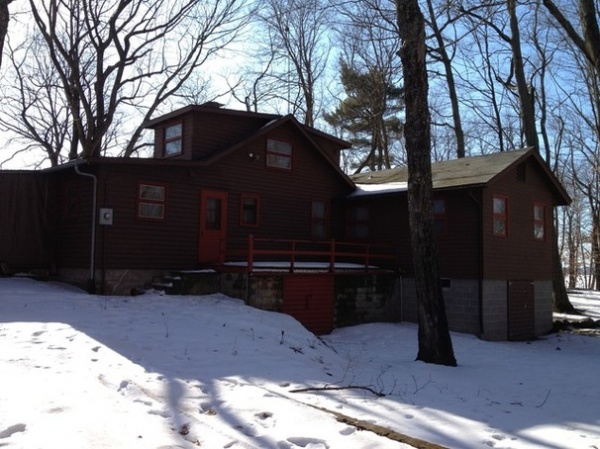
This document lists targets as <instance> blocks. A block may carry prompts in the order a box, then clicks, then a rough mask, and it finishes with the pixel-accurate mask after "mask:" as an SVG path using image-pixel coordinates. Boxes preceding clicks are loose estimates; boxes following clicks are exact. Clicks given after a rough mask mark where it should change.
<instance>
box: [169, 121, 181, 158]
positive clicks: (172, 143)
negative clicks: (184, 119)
mask: <svg viewBox="0 0 600 449" xmlns="http://www.w3.org/2000/svg"><path fill="white" fill-rule="evenodd" d="M182 137H183V126H182V124H181V123H176V124H175V125H171V126H167V128H165V155H166V156H172V155H175V154H181V152H182V144H183V139H182Z"/></svg>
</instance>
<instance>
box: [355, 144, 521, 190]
mask: <svg viewBox="0 0 600 449" xmlns="http://www.w3.org/2000/svg"><path fill="white" fill-rule="evenodd" d="M528 151H529V150H527V149H524V150H517V151H506V152H502V153H495V154H489V155H485V156H473V157H466V158H461V159H454V160H450V161H443V162H435V163H432V164H431V175H432V181H433V188H434V189H443V188H452V187H462V186H472V185H483V184H487V183H488V182H490V181H491V180H492V179H493V178H494V177H495V176H497V175H498V174H500V173H501V172H503V171H504V170H506V169H507V168H508V167H509V166H511V165H512V164H513V163H515V162H516V161H518V160H519V159H520V158H521V157H523V156H524V155H525V154H526V153H527V152H528ZM351 178H352V180H353V181H354V182H355V183H356V184H387V183H392V182H394V183H397V182H408V169H407V167H398V168H393V169H390V170H381V171H375V172H369V173H359V174H356V175H352V176H351Z"/></svg>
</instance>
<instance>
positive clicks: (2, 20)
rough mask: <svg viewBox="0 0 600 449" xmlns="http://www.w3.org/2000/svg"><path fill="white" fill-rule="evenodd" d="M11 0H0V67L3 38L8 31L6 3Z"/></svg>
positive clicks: (0, 64) (0, 65)
mask: <svg viewBox="0 0 600 449" xmlns="http://www.w3.org/2000/svg"><path fill="white" fill-rule="evenodd" d="M12 1H13V0H0V67H2V54H3V52H4V39H5V38H6V34H7V33H8V20H9V18H10V14H9V12H8V4H9V3H11V2H12Z"/></svg>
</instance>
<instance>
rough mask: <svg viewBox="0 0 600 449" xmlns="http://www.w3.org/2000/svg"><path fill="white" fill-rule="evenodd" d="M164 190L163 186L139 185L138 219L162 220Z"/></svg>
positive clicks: (164, 199)
mask: <svg viewBox="0 0 600 449" xmlns="http://www.w3.org/2000/svg"><path fill="white" fill-rule="evenodd" d="M166 190H167V188H166V187H165V186H159V185H154V184H142V183H140V184H139V186H138V204H137V216H138V218H141V219H146V220H164V218H165V203H166Z"/></svg>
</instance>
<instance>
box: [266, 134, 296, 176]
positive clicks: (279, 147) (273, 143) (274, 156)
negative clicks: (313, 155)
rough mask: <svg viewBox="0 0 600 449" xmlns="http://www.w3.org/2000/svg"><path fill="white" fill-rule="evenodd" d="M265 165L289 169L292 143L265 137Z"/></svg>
mask: <svg viewBox="0 0 600 449" xmlns="http://www.w3.org/2000/svg"><path fill="white" fill-rule="evenodd" d="M267 167H271V168H279V169H282V170H291V169H292V144H291V143H289V142H283V141H281V140H275V139H267Z"/></svg>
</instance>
